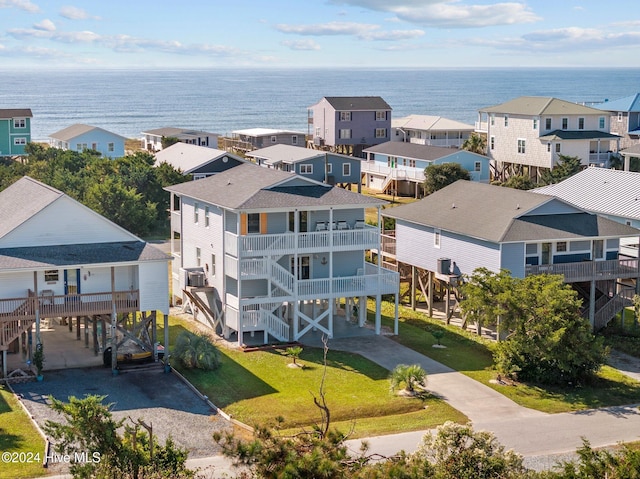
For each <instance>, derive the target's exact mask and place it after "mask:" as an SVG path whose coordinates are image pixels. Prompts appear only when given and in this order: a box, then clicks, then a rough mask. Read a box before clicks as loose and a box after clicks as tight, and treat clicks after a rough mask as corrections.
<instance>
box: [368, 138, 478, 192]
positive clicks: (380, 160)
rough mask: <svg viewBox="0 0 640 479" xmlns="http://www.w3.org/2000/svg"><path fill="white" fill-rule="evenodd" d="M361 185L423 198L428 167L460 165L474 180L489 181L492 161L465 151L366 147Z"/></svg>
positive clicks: (408, 145)
mask: <svg viewBox="0 0 640 479" xmlns="http://www.w3.org/2000/svg"><path fill="white" fill-rule="evenodd" d="M363 153H364V154H365V155H366V156H365V158H366V161H363V162H362V183H363V184H364V185H365V186H366V187H367V188H371V189H372V190H374V191H379V192H381V193H392V194H395V195H401V196H414V197H415V198H419V197H421V196H422V184H423V183H424V179H425V177H424V170H425V168H426V167H427V166H429V165H442V164H444V163H457V164H459V165H460V166H462V167H463V168H464V169H465V170H467V171H468V172H469V175H470V176H471V179H472V180H473V181H481V182H484V183H487V182H489V179H490V160H489V158H488V157H486V156H484V155H478V154H477V153H472V152H470V151H466V150H458V149H455V148H453V149H452V148H445V147H441V146H426V145H422V144H418V143H405V142H396V141H389V142H387V143H382V144H380V145H376V146H372V147H369V148H366V149H365V150H364V151H363Z"/></svg>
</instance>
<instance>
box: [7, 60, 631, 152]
mask: <svg viewBox="0 0 640 479" xmlns="http://www.w3.org/2000/svg"><path fill="white" fill-rule="evenodd" d="M0 75H1V76H0V108H31V110H32V112H33V122H32V127H31V131H32V138H33V140H35V141H46V140H47V138H48V136H49V135H50V134H51V133H54V132H56V131H58V130H61V129H62V128H66V127H67V126H69V125H72V124H74V123H86V124H89V125H94V126H98V127H101V128H104V129H106V130H109V131H112V132H114V133H118V134H120V135H123V136H125V137H128V138H140V137H141V136H142V135H141V132H142V131H144V130H148V129H153V128H160V127H165V126H176V127H183V128H194V129H199V130H204V131H209V132H214V133H218V134H221V135H228V134H230V133H231V131H233V130H239V129H245V128H256V127H261V128H278V129H290V130H295V131H300V132H305V133H306V132H307V108H308V107H309V106H311V105H313V104H314V103H316V102H317V101H319V100H320V99H321V98H322V97H324V96H369V95H373V96H381V97H382V98H384V99H385V100H386V101H387V103H389V105H391V107H392V108H393V117H394V118H399V117H402V116H406V115H409V114H423V115H439V116H443V117H446V118H450V119H453V120H458V121H462V122H464V123H468V124H473V123H474V122H475V121H476V120H477V115H478V113H477V112H478V109H480V108H483V107H486V106H491V105H496V104H499V103H502V102H505V101H508V100H510V99H513V98H515V97H518V96H523V95H528V96H529V95H530V96H552V97H557V98H561V99H563V100H568V101H575V102H581V103H582V102H586V103H591V102H600V101H604V100H605V99H609V100H615V99H618V98H622V97H626V96H630V95H633V94H636V93H638V92H640V68H626V69H624V68H618V69H612V68H600V69H596V68H592V69H575V68H571V69H569V68H514V69H504V68H496V69H492V68H486V69H477V68H447V69H287V70H281V69H215V70H88V71H87V70H83V71H60V70H55V71H50V70H26V71H16V70H6V71H2V70H0Z"/></svg>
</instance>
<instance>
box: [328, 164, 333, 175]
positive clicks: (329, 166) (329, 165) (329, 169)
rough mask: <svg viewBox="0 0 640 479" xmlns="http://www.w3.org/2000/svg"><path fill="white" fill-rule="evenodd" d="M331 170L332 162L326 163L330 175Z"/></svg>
mask: <svg viewBox="0 0 640 479" xmlns="http://www.w3.org/2000/svg"><path fill="white" fill-rule="evenodd" d="M332 171H333V163H327V174H328V175H330V174H331V172H332Z"/></svg>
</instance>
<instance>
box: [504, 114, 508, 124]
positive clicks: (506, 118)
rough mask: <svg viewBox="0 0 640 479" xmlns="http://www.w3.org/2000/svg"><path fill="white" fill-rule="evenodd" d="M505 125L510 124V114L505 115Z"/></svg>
mask: <svg viewBox="0 0 640 479" xmlns="http://www.w3.org/2000/svg"><path fill="white" fill-rule="evenodd" d="M504 126H509V115H505V116H504Z"/></svg>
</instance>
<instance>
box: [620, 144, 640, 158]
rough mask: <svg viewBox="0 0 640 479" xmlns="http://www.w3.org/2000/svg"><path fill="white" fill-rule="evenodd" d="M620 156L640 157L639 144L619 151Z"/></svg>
mask: <svg viewBox="0 0 640 479" xmlns="http://www.w3.org/2000/svg"><path fill="white" fill-rule="evenodd" d="M618 153H620V154H621V155H622V156H637V157H640V144H638V145H633V146H630V147H629V148H625V149H624V150H620V151H619V152H618Z"/></svg>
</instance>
